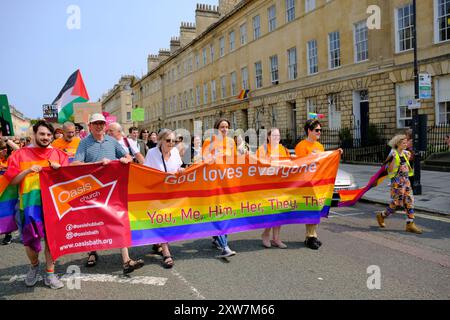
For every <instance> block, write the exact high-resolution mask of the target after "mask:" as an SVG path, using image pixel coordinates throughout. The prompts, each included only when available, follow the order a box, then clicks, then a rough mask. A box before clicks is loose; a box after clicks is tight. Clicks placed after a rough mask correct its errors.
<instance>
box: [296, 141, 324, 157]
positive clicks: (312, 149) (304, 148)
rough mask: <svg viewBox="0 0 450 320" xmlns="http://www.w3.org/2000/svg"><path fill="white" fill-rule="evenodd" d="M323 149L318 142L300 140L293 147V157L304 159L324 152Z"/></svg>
mask: <svg viewBox="0 0 450 320" xmlns="http://www.w3.org/2000/svg"><path fill="white" fill-rule="evenodd" d="M324 151H325V149H324V148H323V145H322V144H321V143H320V142H317V141H316V142H309V141H308V140H306V139H305V140H302V141H300V142H299V143H298V144H297V145H296V146H295V155H296V156H297V157H306V156H307V155H310V154H311V153H319V152H324Z"/></svg>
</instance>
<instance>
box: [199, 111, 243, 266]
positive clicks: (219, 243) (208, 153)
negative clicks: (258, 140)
mask: <svg viewBox="0 0 450 320" xmlns="http://www.w3.org/2000/svg"><path fill="white" fill-rule="evenodd" d="M230 127H231V123H230V121H228V120H226V119H223V118H221V119H219V120H217V121H216V122H215V124H214V130H215V132H214V134H213V135H212V137H211V138H208V139H206V140H205V142H204V143H203V147H202V154H203V160H204V161H206V162H210V161H216V160H217V159H219V161H222V160H223V159H224V158H225V157H227V158H230V157H235V156H237V148H236V143H235V142H234V140H233V139H232V138H230V137H228V131H229V130H230ZM212 244H213V246H214V247H216V248H217V249H219V250H222V252H221V254H220V255H218V256H216V257H217V258H227V257H231V256H234V255H235V254H236V251H233V250H231V249H230V247H229V246H228V235H226V234H224V235H219V236H214V237H213V242H212Z"/></svg>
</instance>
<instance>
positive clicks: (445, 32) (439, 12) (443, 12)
mask: <svg viewBox="0 0 450 320" xmlns="http://www.w3.org/2000/svg"><path fill="white" fill-rule="evenodd" d="M434 15H435V22H434V23H435V38H436V40H435V42H442V41H447V40H450V0H434Z"/></svg>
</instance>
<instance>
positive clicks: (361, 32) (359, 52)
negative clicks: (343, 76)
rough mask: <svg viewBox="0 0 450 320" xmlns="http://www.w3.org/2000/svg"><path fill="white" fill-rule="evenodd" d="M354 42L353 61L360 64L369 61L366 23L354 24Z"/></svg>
mask: <svg viewBox="0 0 450 320" xmlns="http://www.w3.org/2000/svg"><path fill="white" fill-rule="evenodd" d="M354 41H355V61H356V62H361V61H366V60H368V59H369V29H368V28H367V23H366V21H365V20H364V21H361V22H359V23H355V25H354Z"/></svg>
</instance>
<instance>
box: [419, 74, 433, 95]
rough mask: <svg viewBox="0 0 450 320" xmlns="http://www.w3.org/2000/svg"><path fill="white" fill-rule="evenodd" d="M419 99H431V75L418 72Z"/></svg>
mask: <svg viewBox="0 0 450 320" xmlns="http://www.w3.org/2000/svg"><path fill="white" fill-rule="evenodd" d="M419 99H431V75H430V74H428V73H421V74H419Z"/></svg>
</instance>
